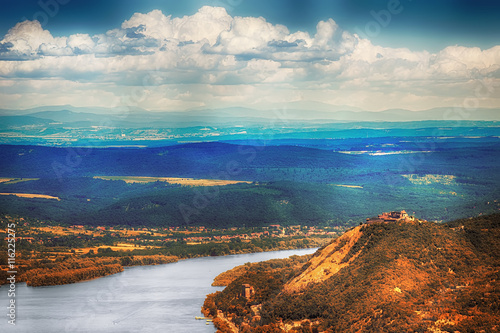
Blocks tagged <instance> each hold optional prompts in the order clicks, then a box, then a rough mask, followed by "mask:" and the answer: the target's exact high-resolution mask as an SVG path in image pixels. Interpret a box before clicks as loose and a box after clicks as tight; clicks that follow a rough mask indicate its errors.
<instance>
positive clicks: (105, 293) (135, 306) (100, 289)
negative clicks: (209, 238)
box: [0, 249, 316, 333]
mask: <svg viewBox="0 0 500 333" xmlns="http://www.w3.org/2000/svg"><path fill="white" fill-rule="evenodd" d="M315 251H316V249H301V250H287V251H274V252H261V253H251V254H238V255H231V256H225V257H205V258H196V259H188V260H181V261H179V262H176V263H172V264H165V265H156V266H137V267H130V268H126V269H125V271H124V272H121V273H118V274H115V275H110V276H106V277H103V278H99V279H96V280H92V281H86V282H81V283H75V284H68V285H63V286H50V287H36V288H33V287H28V286H26V284H25V283H22V284H17V286H16V305H17V308H16V310H17V317H16V326H12V325H9V324H8V323H7V320H8V317H7V306H8V297H7V290H8V287H7V285H3V286H2V287H0V309H2V310H0V314H1V316H0V318H1V319H0V320H1V322H0V331H2V332H30V333H54V332H58V333H59V332H93V333H94V332H106V333H107V332H154V333H164V332H189V333H193V332H210V333H213V332H215V331H216V330H215V328H214V327H213V325H212V324H210V325H206V323H205V320H195V316H202V314H201V312H200V310H201V306H202V305H203V301H204V300H205V296H206V295H207V294H209V293H213V292H215V291H216V290H222V289H223V287H211V284H212V282H213V279H214V278H215V277H216V276H217V275H218V274H219V273H221V272H224V271H226V270H228V269H231V268H233V267H235V266H238V265H242V264H244V263H247V262H257V261H263V260H269V259H275V258H287V257H289V256H291V255H294V254H296V255H304V254H309V253H314V252H315Z"/></svg>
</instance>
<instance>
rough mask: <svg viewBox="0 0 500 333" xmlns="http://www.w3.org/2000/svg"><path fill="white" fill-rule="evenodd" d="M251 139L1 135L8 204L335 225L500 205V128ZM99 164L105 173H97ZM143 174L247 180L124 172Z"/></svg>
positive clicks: (4, 207) (67, 214)
mask: <svg viewBox="0 0 500 333" xmlns="http://www.w3.org/2000/svg"><path fill="white" fill-rule="evenodd" d="M248 144H250V142H246V143H245V144H241V145H238V144H228V143H221V142H205V143H190V144H182V145H177V146H168V147H161V148H126V147H120V148H118V147H115V148H74V147H73V148H57V147H40V146H0V161H2V162H1V163H0V178H1V182H0V193H1V194H2V195H0V213H1V214H17V215H20V216H28V217H33V218H38V219H44V220H53V221H56V222H63V223H68V224H93V225H101V224H103V225H116V224H124V225H125V224H126V225H133V226H139V225H149V226H153V225H154V226H162V225H163V226H182V225H186V223H187V224H193V225H206V226H213V227H227V226H242V225H246V226H265V225H269V224H283V225H286V224H288V225H290V224H292V225H295V224H308V225H320V224H322V225H330V226H332V225H356V224H359V222H362V221H364V220H365V219H366V218H367V217H370V216H372V215H373V214H377V213H381V212H384V211H392V210H402V209H405V210H407V211H408V212H410V214H412V215H416V216H418V217H419V218H423V219H426V220H438V221H440V220H443V221H449V220H452V219H456V218H460V217H466V216H467V217H469V216H478V215H480V214H490V213H493V212H497V211H498V209H499V208H500V200H499V199H500V174H499V173H498V161H499V160H500V147H499V146H498V144H497V141H496V139H494V138H482V139H467V138H448V139H446V140H436V141H435V142H432V145H428V144H427V143H423V142H421V141H419V140H418V139H412V138H377V139H373V138H367V139H359V138H358V139H352V140H351V139H348V140H347V139H346V140H312V141H311V140H298V141H294V140H287V141H286V142H281V141H277V142H275V141H272V140H271V141H269V142H268V141H256V142H253V144H254V145H255V146H251V145H248ZM273 144H275V145H273ZM303 145H308V146H307V147H305V146H303ZM313 147H314V148H313ZM102 176H107V178H106V177H104V178H95V177H102ZM145 176H147V177H160V178H161V177H178V178H194V179H222V180H231V181H233V180H239V181H244V183H240V184H234V182H233V183H231V184H230V185H227V186H207V185H206V184H204V183H203V182H201V183H199V185H196V186H194V185H186V183H184V184H178V183H177V184H175V183H174V184H172V183H167V182H163V181H160V180H157V181H155V179H152V181H150V182H148V183H145V182H143V183H131V182H126V181H127V179H126V178H124V177H145ZM21 178H24V179H21ZM38 178H39V179H38ZM106 179H108V180H106ZM110 179H111V180H110ZM187 184H189V183H187ZM13 194H22V195H24V196H23V197H18V196H14V195H13ZM40 195H41V196H42V197H40ZM43 196H49V197H51V198H52V199H46V198H45V199H44V198H43ZM413 212H414V214H413Z"/></svg>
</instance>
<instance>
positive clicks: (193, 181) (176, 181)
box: [94, 176, 252, 186]
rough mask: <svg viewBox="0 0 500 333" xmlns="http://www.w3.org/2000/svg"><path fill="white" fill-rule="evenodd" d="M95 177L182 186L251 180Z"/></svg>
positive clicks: (226, 183) (221, 184)
mask: <svg viewBox="0 0 500 333" xmlns="http://www.w3.org/2000/svg"><path fill="white" fill-rule="evenodd" d="M94 178H96V179H104V180H122V181H124V182H126V183H129V184H130V183H151V182H165V183H168V184H179V185H183V186H224V185H231V184H239V183H245V184H251V183H252V182H248V181H242V180H222V179H195V178H175V177H136V176H94Z"/></svg>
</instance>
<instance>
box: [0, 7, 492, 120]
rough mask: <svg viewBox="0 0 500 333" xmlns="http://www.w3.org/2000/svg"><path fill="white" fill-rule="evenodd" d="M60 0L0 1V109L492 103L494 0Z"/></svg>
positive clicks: (410, 106) (351, 107) (461, 105)
mask: <svg viewBox="0 0 500 333" xmlns="http://www.w3.org/2000/svg"><path fill="white" fill-rule="evenodd" d="M65 2H66V1H59V0H52V1H49V0H48V1H45V2H44V1H42V2H40V3H41V4H40V3H38V2H37V1H25V2H19V3H10V2H9V3H8V4H5V7H6V9H7V10H5V11H3V12H2V13H0V18H1V20H0V21H1V22H2V23H1V24H0V38H1V40H0V86H1V91H0V100H1V104H0V109H14V110H22V109H30V108H34V107H43V106H51V105H61V106H64V105H72V106H74V107H86V108H91V107H97V108H113V107H118V108H119V107H124V106H125V107H134V108H140V109H146V110H151V111H183V110H192V109H224V108H231V107H241V108H249V109H255V110H272V109H283V108H288V109H300V110H315V111H324V112H329V111H338V110H350V111H358V110H366V111H382V110H387V109H406V110H412V111H417V110H428V109H432V108H442V107H451V108H453V107H458V108H465V109H466V110H468V112H470V113H473V112H474V110H478V109H480V108H500V99H499V96H500V94H499V93H498V89H499V86H500V75H499V73H500V40H499V39H498V32H499V31H500V23H499V22H498V20H497V17H498V14H499V13H500V4H498V3H492V2H487V1H476V2H472V1H459V2H451V1H443V2H440V3H439V4H435V3H432V2H431V1H419V2H415V1H413V2H412V1H410V0H401V1H396V0H390V1H372V2H368V1H339V2H336V3H335V4H331V3H328V2H327V1H316V2H311V1H276V2H273V3H267V2H263V1H253V2H249V1H228V0H226V1H209V0H198V1H194V0H193V1H186V2H183V3H182V4H179V3H173V2H167V3H165V2H161V1H157V0H148V1H143V2H141V3H136V2H133V1H125V2H118V1H114V0H113V1H106V2H105V3H102V2H99V1H79V0H73V1H69V2H67V3H65ZM248 116H252V115H251V114H249V115H248Z"/></svg>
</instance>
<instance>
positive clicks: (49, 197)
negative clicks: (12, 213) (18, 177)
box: [0, 193, 61, 201]
mask: <svg viewBox="0 0 500 333" xmlns="http://www.w3.org/2000/svg"><path fill="white" fill-rule="evenodd" d="M0 195H15V196H16V197H20V198H38V199H54V200H57V201H61V199H59V198H58V197H53V196H51V195H45V194H34V193H0Z"/></svg>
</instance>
